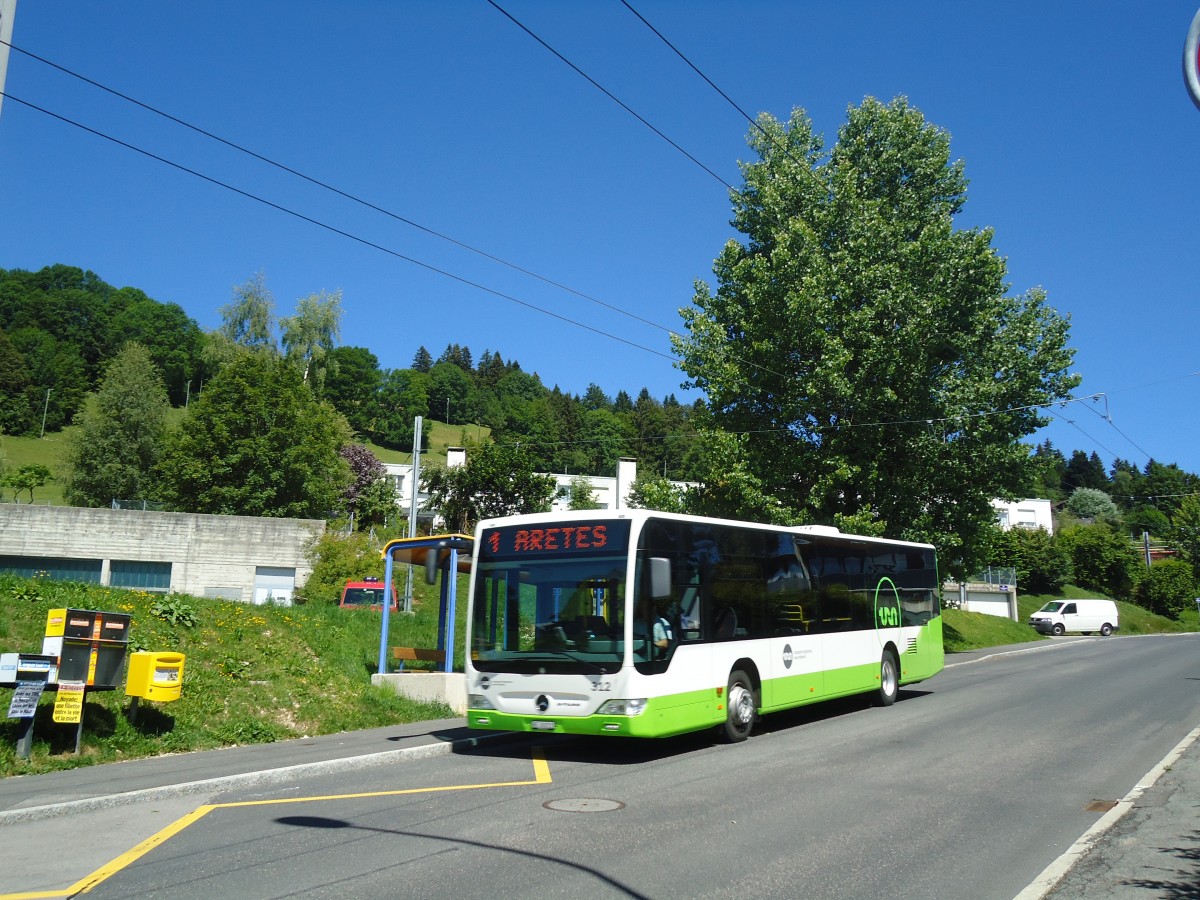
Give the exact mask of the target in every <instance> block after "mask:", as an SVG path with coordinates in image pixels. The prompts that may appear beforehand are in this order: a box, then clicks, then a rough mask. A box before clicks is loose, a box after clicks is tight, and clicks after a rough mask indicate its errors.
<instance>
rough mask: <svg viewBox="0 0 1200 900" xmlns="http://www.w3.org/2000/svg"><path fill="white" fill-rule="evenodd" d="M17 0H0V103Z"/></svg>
mask: <svg viewBox="0 0 1200 900" xmlns="http://www.w3.org/2000/svg"><path fill="white" fill-rule="evenodd" d="M16 15H17V0H0V41H3V42H4V43H2V44H0V103H3V102H4V76H5V74H6V73H7V72H8V45H9V44H11V43H12V35H13V19H14V18H15V17H16Z"/></svg>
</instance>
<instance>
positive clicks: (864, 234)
mask: <svg viewBox="0 0 1200 900" xmlns="http://www.w3.org/2000/svg"><path fill="white" fill-rule="evenodd" d="M758 126H759V128H760V129H761V130H755V131H753V132H752V133H751V135H750V141H749V142H750V146H751V148H752V149H753V151H754V152H755V154H756V155H757V157H758V158H757V159H756V160H754V161H752V162H749V163H745V164H743V166H742V172H743V175H744V178H745V185H744V187H743V189H742V190H741V191H740V192H738V193H737V194H735V195H734V218H733V224H734V226H735V227H736V228H737V229H738V231H740V232H741V233H742V234H743V235H744V236H745V237H744V240H743V241H736V240H731V241H730V242H729V243H727V244H726V246H725V248H724V250H723V251H722V253H721V255H720V257H719V258H718V259H717V261H716V263H715V267H714V273H715V276H716V290H715V292H714V291H713V290H710V288H709V287H708V286H707V285H705V284H703V283H700V282H698V283H697V285H696V292H695V295H694V297H693V306H692V307H690V308H687V309H685V310H684V311H683V315H684V324H685V326H686V332H687V333H686V334H685V335H684V336H681V337H679V338H677V339H675V347H676V350H677V352H678V353H679V355H680V357H681V360H682V361H681V366H682V368H683V370H684V371H685V372H686V373H687V375H688V376H689V377H690V379H691V383H692V384H693V385H694V386H697V387H699V388H701V389H703V390H704V391H706V392H707V394H708V397H709V400H710V405H711V407H712V416H713V421H714V423H715V424H716V425H717V426H718V427H719V428H722V429H724V430H726V431H730V432H737V433H742V434H746V435H748V436H749V438H748V440H747V442H746V444H745V447H744V448H743V449H744V452H745V460H746V465H747V468H748V471H749V473H750V474H752V475H754V476H756V478H757V480H758V482H759V483H760V484H761V485H763V486H764V487H765V489H767V490H769V491H770V492H772V493H773V494H774V495H775V496H776V497H777V498H778V500H779V502H780V503H781V504H782V505H783V506H784V507H786V508H787V509H790V510H791V511H792V512H793V514H794V515H795V516H797V517H800V516H803V515H806V514H807V515H811V516H813V517H815V518H816V519H817V520H818V521H822V522H833V521H835V520H836V519H837V518H838V517H839V515H840V516H843V517H845V516H849V517H851V518H863V517H864V516H865V517H867V518H870V519H875V520H878V521H880V522H882V523H883V524H884V527H885V528H886V531H887V532H888V533H889V534H891V535H893V536H909V537H919V538H924V539H929V540H933V541H935V542H936V543H937V544H938V545H939V546H940V548H941V549H942V550H943V552H944V554H945V556H946V558H947V559H948V560H949V561H951V562H955V563H961V564H963V565H971V564H973V563H974V562H976V561H977V560H978V557H979V555H980V552H981V548H982V546H983V544H984V543H985V540H986V539H985V537H984V535H985V530H986V529H987V527H988V526H990V525H991V522H992V520H993V517H994V513H993V511H992V509H991V506H990V503H989V501H990V500H991V499H992V498H993V497H997V496H1003V495H1006V494H1010V493H1014V492H1016V491H1018V490H1019V489H1020V488H1021V487H1022V486H1023V485H1025V484H1027V483H1028V482H1029V480H1030V478H1031V474H1032V473H1031V472H1030V465H1031V462H1030V450H1029V448H1028V446H1026V445H1025V444H1022V443H1021V442H1020V439H1021V438H1023V437H1025V436H1027V435H1030V434H1032V433H1033V432H1035V431H1036V430H1037V429H1038V428H1039V427H1041V426H1042V425H1043V424H1044V423H1045V419H1044V418H1043V417H1042V416H1041V415H1039V413H1038V409H1037V407H1038V406H1039V405H1041V404H1046V403H1049V402H1051V401H1055V400H1061V399H1063V398H1064V397H1066V396H1067V395H1068V392H1069V391H1070V390H1071V389H1072V388H1073V387H1075V386H1076V385H1077V384H1078V378H1077V377H1076V376H1074V375H1072V374H1070V373H1069V372H1068V366H1069V365H1070V362H1071V359H1072V356H1073V351H1072V350H1071V349H1070V348H1068V346H1067V337H1068V323H1067V321H1066V320H1065V319H1064V318H1063V317H1062V316H1060V315H1059V314H1058V313H1056V312H1055V311H1054V310H1053V309H1051V308H1050V307H1049V306H1048V305H1047V303H1046V298H1045V296H1044V295H1043V294H1042V293H1041V292H1040V291H1037V290H1034V291H1030V292H1027V293H1024V294H1017V295H1012V294H1010V293H1009V290H1008V286H1007V285H1006V284H1005V261H1004V258H1003V257H1002V256H1000V255H999V253H997V252H996V250H995V249H994V248H993V246H992V233H991V231H990V230H988V229H984V230H978V229H956V228H955V227H954V217H955V216H956V215H957V214H958V213H959V212H960V211H961V210H962V207H963V204H964V202H965V200H966V186H967V181H966V178H965V176H964V174H963V165H962V163H961V162H955V161H952V160H951V157H950V138H949V135H948V134H947V133H946V132H945V131H943V130H941V129H939V128H937V127H935V126H933V125H931V124H930V123H928V122H927V121H926V120H925V118H924V116H922V114H921V113H920V112H918V111H917V110H916V109H914V108H912V107H910V106H909V105H908V103H907V101H905V100H904V99H897V100H894V101H892V102H891V103H889V104H883V103H881V102H879V101H877V100H874V99H871V98H868V99H867V100H865V101H864V102H863V104H862V105H861V106H859V107H857V108H852V109H850V110H849V113H848V119H847V122H846V124H845V125H844V126H843V127H842V129H841V131H840V132H839V135H838V140H837V143H836V145H835V146H834V147H833V149H832V150H830V151H829V152H826V151H825V149H824V147H823V142H822V139H821V138H820V137H819V136H818V135H816V134H814V132H813V128H812V123H811V122H810V120H809V119H808V117H807V116H806V115H805V113H804V112H803V111H801V110H797V111H795V112H794V113H793V114H792V117H791V119H790V120H789V121H788V122H786V123H783V122H779V121H777V120H775V119H774V118H772V117H771V116H769V115H763V116H762V117H760V119H759V120H758Z"/></svg>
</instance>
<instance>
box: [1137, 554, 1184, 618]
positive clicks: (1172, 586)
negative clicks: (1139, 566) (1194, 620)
mask: <svg viewBox="0 0 1200 900" xmlns="http://www.w3.org/2000/svg"><path fill="white" fill-rule="evenodd" d="M1195 597H1196V579H1195V576H1194V575H1193V573H1192V567H1191V566H1190V565H1188V564H1187V563H1186V562H1184V561H1183V560H1180V559H1162V560H1159V561H1158V562H1156V563H1155V564H1154V565H1152V566H1151V567H1150V571H1149V572H1147V573H1146V576H1145V577H1144V578H1143V579H1142V581H1141V583H1140V584H1139V585H1138V589H1137V602H1138V605H1139V606H1142V607H1145V608H1146V609H1148V610H1150V612H1153V613H1158V614H1159V615H1160V616H1166V617H1167V618H1170V619H1178V618H1179V614H1180V613H1181V612H1183V611H1184V610H1185V609H1188V608H1190V607H1191V605H1192V603H1193V602H1194V599H1195Z"/></svg>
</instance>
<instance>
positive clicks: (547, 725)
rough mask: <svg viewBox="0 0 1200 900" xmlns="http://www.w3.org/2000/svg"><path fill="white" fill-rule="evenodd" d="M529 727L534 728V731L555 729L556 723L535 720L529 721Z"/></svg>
mask: <svg viewBox="0 0 1200 900" xmlns="http://www.w3.org/2000/svg"><path fill="white" fill-rule="evenodd" d="M529 727H530V728H532V729H533V730H534V731H553V730H554V723H553V722H539V721H533V722H530V723H529Z"/></svg>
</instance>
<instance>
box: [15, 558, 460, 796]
mask: <svg viewBox="0 0 1200 900" xmlns="http://www.w3.org/2000/svg"><path fill="white" fill-rule="evenodd" d="M465 589H466V585H465V583H463V584H462V585H461V590H463V591H464V592H465ZM434 591H435V589H434V588H428V587H427V586H426V585H425V584H424V582H423V581H421V582H420V583H419V584H418V586H417V588H416V598H415V601H414V608H415V611H414V613H413V614H411V615H406V614H404V613H398V614H394V615H392V616H391V617H390V628H389V635H388V642H387V644H388V646H393V645H396V646H417V647H433V646H436V636H437V595H436V594H435V593H434ZM164 600H166V605H167V606H168V607H173V609H169V610H166V611H167V612H172V611H173V612H174V614H175V615H174V618H175V620H176V621H177V622H179V621H180V620H181V619H182V620H184V621H187V620H191V619H193V618H194V621H195V624H194V625H193V626H191V627H188V626H187V625H183V624H175V625H172V624H170V622H169V621H168V620H167V619H164V618H160V617H159V616H156V615H155V614H154V607H155V604H156V603H160V604H161V603H163V601H164ZM56 607H68V608H73V609H96V610H103V611H107V612H119V613H128V614H129V615H130V616H131V617H132V621H131V625H130V631H129V637H130V642H131V649H144V650H152V651H163V652H165V651H172V652H179V653H183V654H184V656H185V662H184V677H183V690H182V696H181V698H180V699H179V700H177V701H175V702H173V703H142V704H141V708H140V710H139V713H138V716H137V722H136V725H132V724H130V722H129V720H128V717H127V712H128V709H129V703H130V700H129V698H127V697H125V696H124V691H123V690H116V691H90V692H88V694H87V697H86V706H85V710H84V728H83V737H82V745H81V751H80V753H79V755H78V756H76V755H75V753H74V752H73V751H74V746H75V731H76V726H75V725H60V724H56V723H54V722H53V721H52V720H51V714H52V709H53V702H54V694H53V693H52V692H47V693H46V694H45V695H44V696H43V698H42V702H41V705H40V706H39V708H38V714H37V716H36V717H35V721H34V741H33V753H32V756H31V758H30V759H29V760H22V759H19V758H18V757H17V756H16V740H17V735H18V731H17V729H18V725H19V722H18V720H16V719H7V718H6V719H3V720H0V775H3V776H7V775H15V774H26V773H34V772H46V771H52V770H56V769H64V768H73V767H76V766H80V765H89V764H93V763H104V762H114V761H116V760H121V759H133V758H137V757H144V756H155V755H158V754H162V753H172V752H180V751H187V750H201V749H207V748H213V747H222V746H229V745H232V744H248V743H265V742H270V741H276V740H283V739H287V738H293V737H301V736H305V735H313V734H330V733H335V732H338V731H350V730H356V729H362V728H373V727H377V726H382V725H390V724H395V723H400V722H413V721H421V720H425V719H432V718H443V717H447V716H451V715H452V714H453V713H452V712H451V711H450V709H449V708H448V707H445V706H442V705H439V704H432V705H431V704H420V703H415V702H413V701H411V700H408V699H407V698H404V697H400V696H398V695H397V694H396V693H395V692H394V691H391V690H389V689H385V688H375V687H372V686H371V684H370V676H371V674H372V673H373V672H375V671H376V668H377V664H378V659H379V637H380V626H381V614H380V613H378V612H372V611H370V610H341V609H338V608H336V607H334V606H330V605H328V604H305V605H303V606H294V607H282V606H252V605H249V604H245V603H238V602H233V601H225V600H217V599H207V598H198V597H187V596H181V595H173V596H172V597H171V598H170V599H169V600H168V599H167V598H164V597H162V596H161V595H154V594H148V593H145V592H139V591H124V590H118V589H112V588H102V587H97V586H91V585H81V584H70V583H66V582H52V581H44V580H38V579H19V578H14V577H11V576H6V575H0V649H3V650H5V651H10V652H14V651H15V652H26V653H37V652H39V651H40V649H41V646H42V637H43V635H44V633H45V625H46V614H47V610H49V609H53V608H56ZM187 614H190V615H187ZM460 618H461V617H460ZM459 631H460V634H459V636H458V637H457V638H456V641H455V646H456V647H461V646H462V636H461V622H460V625H459ZM457 662H458V663H459V665H460V667H461V662H462V661H461V659H459V660H458V661H457ZM412 665H415V666H417V667H420V666H421V665H425V666H426V667H429V666H430V665H431V664H421V663H417V664H410V666H412ZM9 697H11V694H9V693H8V692H3V693H0V700H2V701H3V702H7V699H8V698H9Z"/></svg>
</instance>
